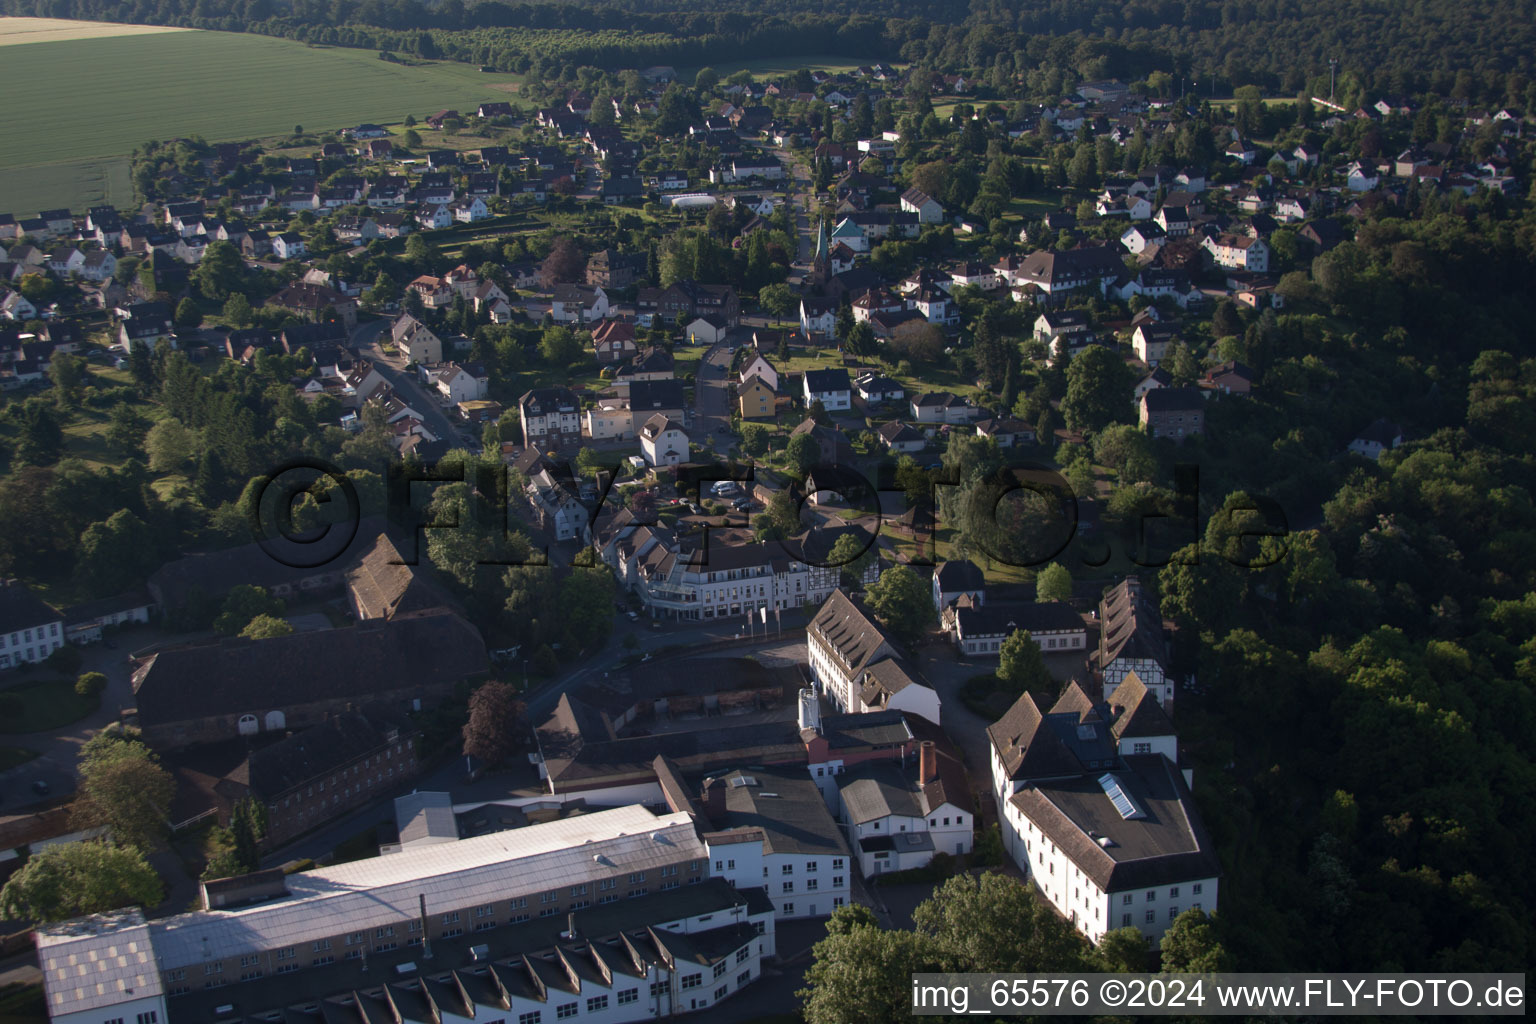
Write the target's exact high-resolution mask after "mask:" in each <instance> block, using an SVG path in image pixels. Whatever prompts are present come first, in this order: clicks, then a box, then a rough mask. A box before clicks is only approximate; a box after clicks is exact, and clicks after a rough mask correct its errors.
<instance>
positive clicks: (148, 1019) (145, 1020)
mask: <svg viewBox="0 0 1536 1024" xmlns="http://www.w3.org/2000/svg"><path fill="white" fill-rule="evenodd" d="M55 628H57V627H55ZM159 1020H160V1011H158V1010H146V1011H145V1012H143V1013H141V1014H139V1024H159ZM118 1024H122V1022H121V1021H119V1022H118Z"/></svg>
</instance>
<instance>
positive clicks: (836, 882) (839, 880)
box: [832, 875, 843, 889]
mask: <svg viewBox="0 0 1536 1024" xmlns="http://www.w3.org/2000/svg"><path fill="white" fill-rule="evenodd" d="M842 887H843V876H842V875H833V876H832V888H834V889H841V888H842Z"/></svg>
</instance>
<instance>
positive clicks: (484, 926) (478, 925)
mask: <svg viewBox="0 0 1536 1024" xmlns="http://www.w3.org/2000/svg"><path fill="white" fill-rule="evenodd" d="M495 927H496V922H495V921H476V922H475V931H477V932H488V931H490V930H491V929H492V928H495Z"/></svg>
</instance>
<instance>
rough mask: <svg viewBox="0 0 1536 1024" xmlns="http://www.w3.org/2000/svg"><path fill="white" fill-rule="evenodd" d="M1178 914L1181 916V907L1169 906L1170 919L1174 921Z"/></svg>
mask: <svg viewBox="0 0 1536 1024" xmlns="http://www.w3.org/2000/svg"><path fill="white" fill-rule="evenodd" d="M1178 916H1179V908H1178V907H1169V908H1168V920H1170V921H1172V920H1173V919H1174V918H1176V917H1178Z"/></svg>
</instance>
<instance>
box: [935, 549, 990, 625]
mask: <svg viewBox="0 0 1536 1024" xmlns="http://www.w3.org/2000/svg"><path fill="white" fill-rule="evenodd" d="M932 589H933V609H934V611H935V612H941V613H942V612H943V611H944V609H945V608H948V607H949V606H950V605H951V604H953V603H955V602H956V601H958V600H960V598H961V597H965V598H968V599H969V601H970V602H971V604H972V606H973V607H980V606H982V605H983V604H985V603H986V599H987V598H986V591H987V578H986V576H985V575H984V574H983V573H982V571H981V568H980V567H979V566H977V565H976V563H975V562H972V561H971V560H970V559H968V558H960V559H950V560H948V561H946V562H944V563H943V564H942V565H940V566H939V567H938V568H937V569H935V570H934V571H933V587H932Z"/></svg>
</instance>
